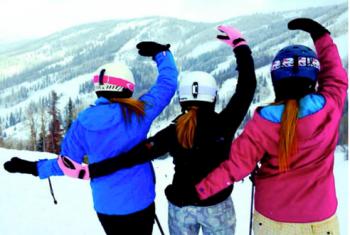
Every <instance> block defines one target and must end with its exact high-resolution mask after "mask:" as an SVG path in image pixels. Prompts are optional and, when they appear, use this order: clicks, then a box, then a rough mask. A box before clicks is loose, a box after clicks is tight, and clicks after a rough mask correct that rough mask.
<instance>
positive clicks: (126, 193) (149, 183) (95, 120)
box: [38, 51, 178, 215]
mask: <svg viewBox="0 0 350 235" xmlns="http://www.w3.org/2000/svg"><path fill="white" fill-rule="evenodd" d="M154 60H155V61H156V63H157V67H158V72H159V75H158V78H157V81H156V83H155V84H154V85H153V86H152V87H151V89H150V90H149V91H148V92H147V93H146V94H144V95H142V96H141V97H140V98H139V100H141V101H144V102H145V116H144V118H142V119H140V120H138V118H137V117H136V115H134V116H132V119H131V122H128V123H127V122H126V121H125V120H124V118H123V113H122V110H121V106H120V104H118V103H110V102H109V101H108V100H107V99H105V98H103V97H100V98H98V99H97V100H96V102H95V104H94V105H91V106H90V107H89V108H87V109H85V110H83V111H82V112H81V113H80V114H79V115H78V118H77V120H75V121H74V122H73V124H72V126H71V128H70V129H69V131H68V132H67V134H66V136H65V138H64V139H63V142H62V144H61V155H63V156H67V157H69V158H71V159H72V160H74V161H76V162H77V163H81V162H82V161H83V158H84V156H85V155H87V156H88V158H89V163H95V162H99V161H102V160H104V159H107V158H110V157H113V156H116V155H119V154H120V153H123V152H127V151H128V150H130V149H131V148H132V147H134V146H135V145H136V144H138V143H140V142H141V141H143V140H144V139H146V137H147V133H148V131H149V129H150V127H151V124H152V122H153V120H154V119H155V118H156V117H157V116H158V115H159V114H160V113H161V112H162V110H163V109H164V108H165V107H166V106H167V105H168V104H169V102H170V100H171V98H172V97H173V95H174V94H175V91H176V88H177V76H178V72H177V69H176V65H175V61H174V58H173V56H172V54H171V53H170V52H169V51H166V52H160V53H158V54H157V55H156V56H155V58H154ZM38 173H39V177H40V178H41V179H45V178H47V177H49V176H55V175H63V172H62V171H61V169H60V168H59V166H58V163H57V159H51V160H47V159H44V160H40V161H39V162H38ZM154 184H155V179H154V172H153V168H152V164H151V163H149V162H148V163H145V164H141V165H137V166H134V167H132V168H128V169H124V170H121V171H118V172H115V173H113V174H111V175H108V176H104V177H99V178H96V179H93V180H91V182H90V185H91V188H92V194H93V201H94V208H95V210H96V212H98V213H102V214H107V215H127V214H130V213H134V212H137V211H140V210H142V209H145V208H146V207H148V206H149V205H150V204H151V203H152V202H153V201H154V198H155V185H154Z"/></svg>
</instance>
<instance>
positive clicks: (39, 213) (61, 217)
mask: <svg viewBox="0 0 350 235" xmlns="http://www.w3.org/2000/svg"><path fill="white" fill-rule="evenodd" d="M346 153H347V149H346V150H344V149H342V148H341V147H338V149H337V151H336V155H335V167H334V172H335V179H336V189H337V196H338V200H339V206H338V211H337V214H338V217H339V220H340V227H341V234H342V235H345V234H348V231H349V230H348V228H347V227H348V221H349V217H348V208H349V188H348V184H349V178H348V161H345V154H346ZM13 156H20V157H23V158H25V159H28V160H37V159H40V158H53V157H55V156H54V155H52V154H47V153H39V152H29V151H15V150H7V149H0V166H2V165H3V163H4V162H5V161H6V160H9V159H10V158H11V157H13ZM154 166H155V172H156V177H157V185H156V186H157V197H156V210H157V215H158V218H159V220H160V222H161V224H162V227H163V229H164V230H165V233H166V234H169V233H168V228H167V210H168V207H167V200H166V198H165V196H164V192H163V190H164V189H165V187H166V186H167V185H168V184H169V183H170V182H171V181H172V176H173V172H174V171H173V164H172V159H171V158H167V159H165V160H155V161H154ZM0 168H1V170H0V185H1V187H2V190H1V194H0V208H1V210H0V218H1V222H0V234H2V235H47V234H50V235H61V234H66V235H75V234H77V235H91V234H93V235H102V234H104V232H103V230H102V227H101V226H100V224H99V221H98V219H97V216H96V214H95V212H94V209H93V205H92V198H91V191H90V186H89V182H88V181H82V180H77V179H72V178H68V177H52V178H51V181H52V184H53V188H54V192H55V195H56V198H57V200H58V204H57V205H54V204H53V200H52V198H51V195H50V191H49V185H48V181H47V180H39V179H38V178H35V177H33V176H31V175H22V174H9V173H7V172H6V171H4V170H3V168H2V167H0ZM306 180H307V179H306ZM250 190H251V184H250V181H249V179H248V178H246V179H245V180H244V182H239V183H236V184H235V189H234V192H233V194H232V197H233V200H234V204H235V209H236V214H237V227H236V234H238V235H243V234H248V228H249V215H250V214H249V213H250V193H251V191H250ZM153 231H154V232H153V234H154V235H160V232H159V229H158V227H157V226H156V225H154V227H153Z"/></svg>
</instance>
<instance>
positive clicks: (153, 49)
mask: <svg viewBox="0 0 350 235" xmlns="http://www.w3.org/2000/svg"><path fill="white" fill-rule="evenodd" d="M136 48H137V49H139V54H140V55H142V56H152V58H154V57H155V56H156V55H157V54H158V53H159V52H161V51H167V50H169V48H170V44H166V45H163V44H159V43H156V42H140V43H138V44H137V45H136Z"/></svg>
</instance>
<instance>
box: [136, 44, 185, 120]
mask: <svg viewBox="0 0 350 235" xmlns="http://www.w3.org/2000/svg"><path fill="white" fill-rule="evenodd" d="M136 47H137V48H138V49H139V54H140V55H142V56H151V57H152V58H153V60H154V61H155V62H156V63H157V68H158V77H157V80H156V83H155V84H154V85H153V86H152V87H151V89H150V90H149V91H148V92H147V93H146V94H144V95H142V96H141V97H140V100H142V101H144V102H145V108H146V110H145V111H146V112H147V114H148V115H147V116H148V117H150V118H151V119H154V118H155V117H157V116H158V115H159V114H160V113H161V112H162V110H163V109H164V108H165V107H166V106H167V105H168V104H169V102H170V101H171V98H172V97H173V96H174V94H175V91H176V88H177V76H178V71H177V68H176V64H175V61H174V57H173V55H172V54H171V52H170V51H169V47H170V45H169V44H167V45H162V44H158V43H156V42H141V43H139V44H137V46H136Z"/></svg>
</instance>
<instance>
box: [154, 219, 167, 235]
mask: <svg viewBox="0 0 350 235" xmlns="http://www.w3.org/2000/svg"><path fill="white" fill-rule="evenodd" d="M154 216H155V219H156V222H157V225H158V228H159V230H160V233H161V234H162V235H165V233H164V231H163V229H162V226H161V225H160V222H159V220H158V217H157V214H154Z"/></svg>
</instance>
